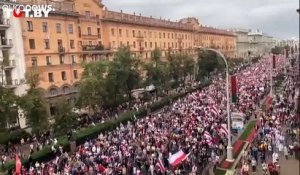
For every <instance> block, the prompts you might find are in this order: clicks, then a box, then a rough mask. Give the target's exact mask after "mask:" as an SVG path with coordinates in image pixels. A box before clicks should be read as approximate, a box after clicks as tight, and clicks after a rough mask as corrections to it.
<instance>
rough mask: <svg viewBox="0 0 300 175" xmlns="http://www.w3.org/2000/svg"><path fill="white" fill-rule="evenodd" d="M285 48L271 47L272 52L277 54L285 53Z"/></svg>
mask: <svg viewBox="0 0 300 175" xmlns="http://www.w3.org/2000/svg"><path fill="white" fill-rule="evenodd" d="M283 49H284V48H283V47H278V46H275V47H274V48H272V49H271V53H272V54H275V55H279V54H282V53H283Z"/></svg>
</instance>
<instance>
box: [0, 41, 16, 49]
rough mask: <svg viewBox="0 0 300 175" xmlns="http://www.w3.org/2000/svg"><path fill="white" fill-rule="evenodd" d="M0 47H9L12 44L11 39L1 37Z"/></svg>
mask: <svg viewBox="0 0 300 175" xmlns="http://www.w3.org/2000/svg"><path fill="white" fill-rule="evenodd" d="M0 41H1V42H0V49H10V48H12V46H13V42H12V39H1V40H0Z"/></svg>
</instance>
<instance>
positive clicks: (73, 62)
mask: <svg viewBox="0 0 300 175" xmlns="http://www.w3.org/2000/svg"><path fill="white" fill-rule="evenodd" d="M71 59H72V64H76V56H75V55H71Z"/></svg>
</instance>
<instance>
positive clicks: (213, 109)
mask: <svg viewBox="0 0 300 175" xmlns="http://www.w3.org/2000/svg"><path fill="white" fill-rule="evenodd" d="M210 111H211V112H212V113H213V114H214V115H216V116H217V115H219V114H218V110H217V108H216V107H215V106H212V107H211V108H210Z"/></svg>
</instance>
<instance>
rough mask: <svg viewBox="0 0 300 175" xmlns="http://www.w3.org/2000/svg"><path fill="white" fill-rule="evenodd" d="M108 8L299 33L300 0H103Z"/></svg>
mask: <svg viewBox="0 0 300 175" xmlns="http://www.w3.org/2000/svg"><path fill="white" fill-rule="evenodd" d="M103 3H104V5H106V6H107V7H108V9H110V10H114V11H120V10H123V11H124V12H125V13H133V12H136V13H137V14H139V13H141V14H142V15H144V16H153V17H156V18H159V17H162V18H164V19H171V20H174V21H175V20H179V19H181V18H186V17H196V18H198V19H199V21H200V23H202V24H204V25H208V26H214V27H219V28H247V29H248V28H250V29H256V28H259V29H261V30H263V31H264V32H266V33H268V34H269V35H271V36H274V37H279V38H286V37H293V36H298V35H299V14H297V12H296V9H297V8H299V0H103Z"/></svg>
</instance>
